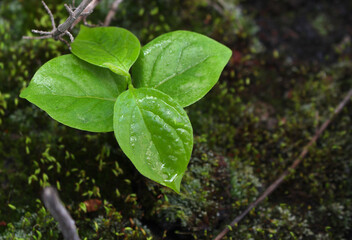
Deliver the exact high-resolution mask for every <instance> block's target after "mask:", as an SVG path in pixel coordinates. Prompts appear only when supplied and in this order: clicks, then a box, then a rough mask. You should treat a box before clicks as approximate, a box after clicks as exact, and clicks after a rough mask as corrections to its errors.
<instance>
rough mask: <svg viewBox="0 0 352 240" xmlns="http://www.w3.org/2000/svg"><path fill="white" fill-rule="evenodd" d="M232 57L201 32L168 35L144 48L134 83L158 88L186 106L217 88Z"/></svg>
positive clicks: (226, 49) (180, 32) (225, 48)
mask: <svg viewBox="0 0 352 240" xmlns="http://www.w3.org/2000/svg"><path fill="white" fill-rule="evenodd" d="M231 54H232V52H231V50H230V49H229V48H227V47H226V46H224V45H222V44H220V43H218V42H216V41H215V40H213V39H210V38H208V37H206V36H203V35H201V34H198V33H193V32H187V31H176V32H171V33H167V34H164V35H161V36H160V37H157V38H156V39H154V40H153V41H151V42H150V43H148V44H147V45H145V46H144V47H143V48H142V51H141V54H140V56H139V58H138V60H137V62H136V64H135V65H134V66H133V67H132V76H133V80H134V84H135V86H136V87H150V88H156V89H158V90H160V91H162V92H164V93H166V94H168V95H170V96H171V97H172V98H173V99H175V100H176V101H178V102H179V103H180V104H181V106H183V107H186V106H188V105H190V104H192V103H194V102H196V101H198V100H199V99H201V98H202V97H203V96H204V95H205V94H206V93H207V92H209V90H210V89H211V88H212V87H213V86H214V85H215V83H216V82H217V81H218V79H219V77H220V74H221V72H222V70H223V69H224V67H225V65H226V63H227V62H228V61H229V59H230V57H231Z"/></svg>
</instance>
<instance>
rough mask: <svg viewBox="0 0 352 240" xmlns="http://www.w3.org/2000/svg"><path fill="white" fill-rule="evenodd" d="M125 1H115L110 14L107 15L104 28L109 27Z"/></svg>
mask: <svg viewBox="0 0 352 240" xmlns="http://www.w3.org/2000/svg"><path fill="white" fill-rule="evenodd" d="M122 1H123V0H115V1H114V2H113V3H112V4H111V7H110V10H109V12H108V15H106V18H105V21H104V26H109V25H110V23H111V20H112V19H113V18H114V16H115V14H116V11H117V9H118V8H119V5H120V4H121V3H122Z"/></svg>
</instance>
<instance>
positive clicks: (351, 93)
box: [214, 89, 352, 240]
mask: <svg viewBox="0 0 352 240" xmlns="http://www.w3.org/2000/svg"><path fill="white" fill-rule="evenodd" d="M351 98H352V89H350V90H349V92H348V93H347V94H346V96H345V98H344V99H343V100H342V101H341V102H340V104H339V105H338V106H337V107H336V108H335V110H334V113H333V114H332V116H331V117H330V118H329V119H328V120H326V121H325V122H324V123H323V124H322V125H321V126H320V128H319V129H318V130H317V131H316V133H315V135H314V136H313V137H312V139H311V140H310V141H309V143H308V144H307V145H306V146H305V147H304V148H303V150H302V152H301V154H300V155H299V156H298V157H297V158H296V160H295V161H294V162H293V164H292V165H291V166H290V167H289V168H288V169H286V171H285V172H284V173H283V174H281V176H280V177H279V178H278V179H277V180H276V181H275V182H273V183H272V184H271V185H270V186H269V187H268V188H267V189H266V190H265V191H264V192H263V193H262V195H261V196H260V197H259V198H258V199H257V200H255V201H254V202H252V203H251V204H250V205H249V206H248V208H247V209H246V210H245V211H244V212H242V214H241V215H239V216H237V217H236V218H235V219H234V220H233V221H232V222H231V223H230V225H228V226H227V227H226V228H225V229H224V230H222V232H220V233H219V235H217V236H216V238H215V239H214V240H220V239H222V238H223V237H224V236H225V235H226V234H227V233H228V232H229V226H231V227H234V226H235V225H236V224H237V223H238V222H239V221H241V220H242V219H243V218H244V217H245V216H246V215H247V214H248V213H249V212H250V211H251V210H252V209H253V208H255V207H256V206H257V205H258V204H260V203H261V202H262V201H263V200H264V199H265V198H266V197H268V196H269V195H270V194H271V193H272V192H273V191H274V190H275V189H276V188H277V187H278V186H279V185H280V184H281V183H282V182H283V181H284V180H285V178H286V177H287V176H289V175H290V173H292V170H294V169H296V167H297V166H298V165H299V164H300V163H301V162H302V160H303V158H304V157H305V156H306V155H307V153H308V151H309V148H310V147H311V146H312V145H313V144H314V143H315V142H316V141H317V139H318V138H319V137H320V135H321V134H322V133H323V132H324V130H325V129H326V128H327V127H328V126H329V124H330V123H331V121H332V119H333V118H334V117H335V116H336V115H337V114H339V113H340V112H341V110H342V109H343V108H344V107H345V106H346V104H347V103H348V101H349V100H350V99H351Z"/></svg>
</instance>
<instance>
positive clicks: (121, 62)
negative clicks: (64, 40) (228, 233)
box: [71, 26, 141, 76]
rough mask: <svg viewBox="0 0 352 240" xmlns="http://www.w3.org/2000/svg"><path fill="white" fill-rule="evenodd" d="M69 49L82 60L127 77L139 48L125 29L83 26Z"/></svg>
mask: <svg viewBox="0 0 352 240" xmlns="http://www.w3.org/2000/svg"><path fill="white" fill-rule="evenodd" d="M71 47H72V53H73V54H75V55H76V56H77V57H79V58H81V59H82V60H84V61H87V62H89V63H91V64H94V65H97V66H100V67H104V68H109V69H110V70H111V71H113V72H114V73H116V74H119V75H124V76H129V70H130V68H131V66H132V65H133V63H134V62H135V61H136V60H137V58H138V55H139V51H140V48H141V47H140V43H139V40H138V39H137V38H136V37H135V36H134V35H133V34H132V33H131V32H129V31H127V30H126V29H123V28H117V27H97V28H87V27H84V26H82V27H81V31H80V33H79V34H78V36H77V37H76V39H75V41H74V42H73V43H72V45H71Z"/></svg>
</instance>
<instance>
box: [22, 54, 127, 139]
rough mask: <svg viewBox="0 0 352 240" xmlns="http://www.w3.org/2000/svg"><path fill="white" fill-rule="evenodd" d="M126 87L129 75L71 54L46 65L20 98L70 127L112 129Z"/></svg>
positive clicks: (87, 129)
mask: <svg viewBox="0 0 352 240" xmlns="http://www.w3.org/2000/svg"><path fill="white" fill-rule="evenodd" d="M126 87H127V83H126V78H125V77H123V76H119V75H116V74H114V73H112V72H111V71H110V70H108V69H104V68H100V67H96V66H94V65H91V64H89V63H86V62H84V61H82V60H80V59H79V58H77V57H75V56H74V55H72V54H69V55H64V56H61V57H57V58H54V59H52V60H50V61H49V62H47V63H46V64H44V65H43V66H42V67H41V68H40V69H39V70H38V71H37V72H36V74H35V75H34V77H33V79H32V81H31V83H30V84H29V86H28V88H26V89H25V90H23V91H22V93H21V95H20V97H22V98H26V99H27V100H28V101H30V102H32V103H34V104H35V105H37V106H38V107H39V108H41V109H43V110H44V111H46V112H47V113H48V114H49V115H50V116H51V117H52V118H54V119H55V120H57V121H59V122H61V123H63V124H65V125H67V126H70V127H73V128H77V129H81V130H86V131H91V132H110V131H112V130H113V109H114V104H115V101H116V98H117V97H118V95H120V93H122V92H123V91H125V90H126Z"/></svg>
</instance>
